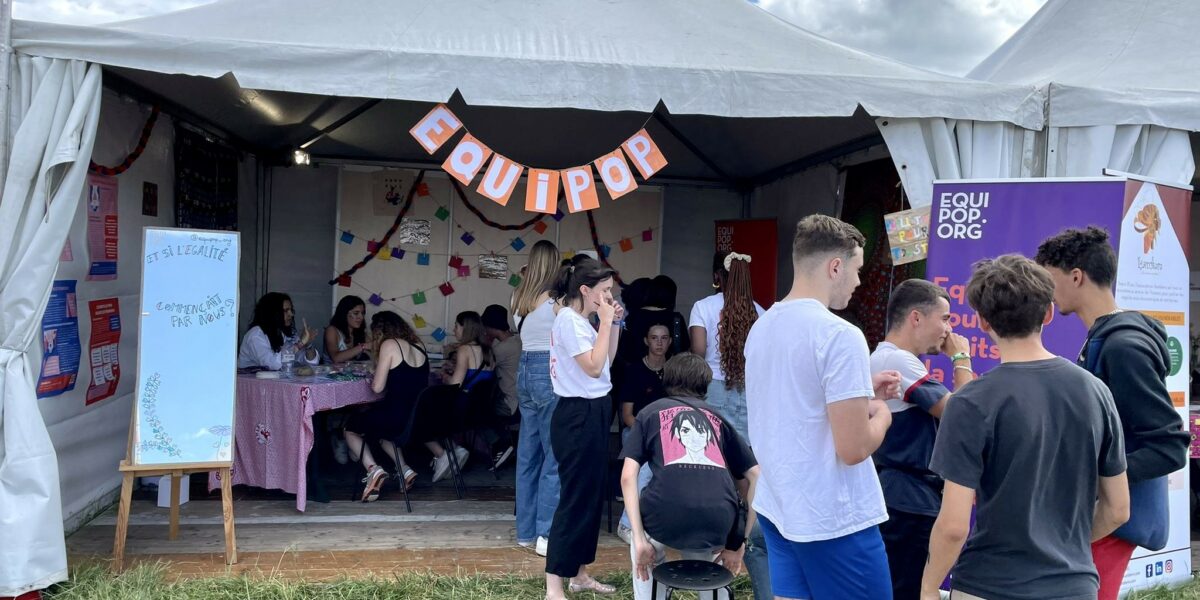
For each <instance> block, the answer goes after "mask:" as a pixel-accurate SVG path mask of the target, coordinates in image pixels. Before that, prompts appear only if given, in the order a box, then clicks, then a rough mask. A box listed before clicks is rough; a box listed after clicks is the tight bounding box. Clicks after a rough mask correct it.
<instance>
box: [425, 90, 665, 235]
mask: <svg viewBox="0 0 1200 600" xmlns="http://www.w3.org/2000/svg"><path fill="white" fill-rule="evenodd" d="M460 129H464V130H465V129H466V127H465V126H464V125H463V122H462V120H461V119H459V118H458V117H457V116H455V114H454V113H453V112H451V111H450V109H449V107H447V106H446V105H445V104H439V105H437V106H435V107H433V110H431V111H429V113H428V114H426V115H425V116H424V117H423V118H422V119H421V120H420V121H418V122H417V124H416V125H414V126H413V128H412V129H410V130H409V131H408V132H409V135H411V136H412V137H413V139H415V140H417V143H418V144H420V145H421V147H422V148H424V149H425V151H426V152H428V153H429V154H431V155H432V154H434V153H435V152H437V151H438V150H439V149H440V148H442V146H444V145H445V144H446V142H449V141H450V140H451V139H453V138H454V136H455V135H456V134H457V133H458V131H459V130H460ZM631 165H632V166H631ZM666 166H667V158H666V157H665V156H663V153H662V151H661V150H659V148H658V144H656V143H654V140H653V139H652V138H651V137H650V134H649V133H648V132H647V131H646V129H645V126H644V125H643V126H642V128H641V129H639V130H638V131H637V133H634V134H633V135H632V136H630V137H629V139H627V140H625V142H624V143H622V144H621V145H620V146H619V147H617V148H616V149H614V150H612V151H611V152H608V153H605V154H603V155H601V156H600V157H598V158H596V159H595V160H593V161H589V162H587V163H584V164H582V165H580V166H577V167H571V168H567V169H543V168H538V167H533V166H529V167H526V166H525V165H522V164H519V163H516V162H513V161H512V160H510V159H509V158H507V157H505V156H503V155H501V154H498V153H496V152H494V151H493V150H492V149H491V148H489V147H488V146H487V145H486V144H484V143H483V142H482V141H480V140H479V139H477V138H476V137H475V136H473V135H471V133H470V132H469V131H468V132H467V133H465V134H464V135H463V137H462V139H460V140H459V141H458V144H457V145H455V146H454V149H452V150H451V151H450V154H449V156H447V157H446V160H445V161H444V162H443V163H442V169H444V170H445V171H446V172H447V173H449V174H450V176H451V177H453V178H455V179H457V180H458V181H459V182H460V183H462V184H463V185H471V184H472V183H473V182H474V181H475V179H476V178H477V177H478V176H479V174H480V173H483V176H482V177H481V178H480V183H479V187H478V190H477V191H478V192H479V193H480V194H482V195H483V196H486V197H487V198H490V199H491V200H492V201H494V202H496V203H497V204H500V205H501V206H504V205H507V204H508V201H509V198H510V196H512V193H513V189H514V188H515V187H516V185H517V181H518V180H519V179H520V178H521V176H522V175H523V174H525V173H526V171H528V174H529V177H530V179H531V180H532V183H531V184H530V185H528V186H527V187H526V190H527V191H526V196H525V210H527V211H529V212H542V213H550V214H553V213H554V212H555V211H557V205H556V202H555V200H556V198H558V191H559V185H560V183H561V185H562V189H563V192H564V197H565V199H566V201H567V210H568V211H570V212H573V213H575V212H583V211H588V210H593V209H596V208H599V207H600V197H599V195H598V194H597V185H596V183H597V181H601V182H603V183H604V188H605V190H606V191H607V192H608V195H609V198H611V199H612V200H616V199H618V198H620V197H621V196H624V195H625V194H628V193H629V192H632V191H633V190H635V189H637V187H638V185H637V181H635V180H634V177H633V170H634V169H637V172H638V174H640V175H641V176H642V180H648V179H650V178H651V177H653V176H654V175H655V174H656V173H658V172H659V171H661V170H662V169H663V168H664V167H666ZM597 175H598V177H597Z"/></svg>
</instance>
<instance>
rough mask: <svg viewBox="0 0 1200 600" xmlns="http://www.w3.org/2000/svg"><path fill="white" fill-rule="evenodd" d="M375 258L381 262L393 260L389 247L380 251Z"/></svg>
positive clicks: (384, 247)
mask: <svg viewBox="0 0 1200 600" xmlns="http://www.w3.org/2000/svg"><path fill="white" fill-rule="evenodd" d="M375 257H376V258H378V259H379V260H392V251H391V250H390V249H388V248H387V246H383V247H381V248H380V249H379V252H376V253H375Z"/></svg>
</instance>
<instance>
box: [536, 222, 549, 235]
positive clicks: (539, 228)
mask: <svg viewBox="0 0 1200 600" xmlns="http://www.w3.org/2000/svg"><path fill="white" fill-rule="evenodd" d="M549 228H550V226H549V225H547V224H546V222H545V221H538V222H537V223H534V224H533V230H534V231H536V232H538V234H543V233H546V230H547V229H549Z"/></svg>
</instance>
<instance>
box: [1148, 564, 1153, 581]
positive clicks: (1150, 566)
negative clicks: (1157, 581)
mask: <svg viewBox="0 0 1200 600" xmlns="http://www.w3.org/2000/svg"><path fill="white" fill-rule="evenodd" d="M1151 577H1154V565H1146V579H1149V578H1151Z"/></svg>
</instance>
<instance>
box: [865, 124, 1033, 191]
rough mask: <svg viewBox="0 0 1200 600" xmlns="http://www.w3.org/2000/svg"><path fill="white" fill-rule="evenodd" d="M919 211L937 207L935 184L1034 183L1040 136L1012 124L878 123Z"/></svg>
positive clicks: (901, 180) (905, 189) (906, 188)
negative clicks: (940, 181)
mask: <svg viewBox="0 0 1200 600" xmlns="http://www.w3.org/2000/svg"><path fill="white" fill-rule="evenodd" d="M875 123H876V125H878V127H879V131H880V133H882V134H883V139H884V142H886V143H887V147H888V152H890V153H891V155H892V161H893V162H895V164H896V171H897V172H898V173H899V174H900V182H901V183H902V184H903V185H904V191H905V193H906V194H908V201H909V204H910V205H911V206H912V207H913V208H918V207H922V206H929V205H930V204H931V203H932V201H933V180H935V179H1002V178H1009V177H1033V176H1035V175H1037V174H1039V173H1038V172H1039V171H1040V170H1041V164H1040V163H1041V162H1042V161H1041V158H1040V157H1041V156H1043V154H1041V153H1039V152H1038V146H1039V143H1038V138H1039V137H1040V136H1039V135H1038V132H1035V131H1030V130H1028V129H1024V128H1021V127H1018V126H1016V125H1013V124H1012V123H1003V122H994V121H961V120H954V119H940V118H932V119H893V118H879V119H876V120H875Z"/></svg>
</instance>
